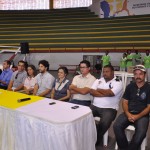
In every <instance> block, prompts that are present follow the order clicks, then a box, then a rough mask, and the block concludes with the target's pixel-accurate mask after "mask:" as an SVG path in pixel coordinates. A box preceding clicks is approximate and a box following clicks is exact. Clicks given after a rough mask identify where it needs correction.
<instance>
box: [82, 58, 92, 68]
mask: <svg viewBox="0 0 150 150" xmlns="http://www.w3.org/2000/svg"><path fill="white" fill-rule="evenodd" d="M81 64H86V66H87V67H88V68H89V67H90V66H91V64H90V62H89V61H88V60H82V61H81V62H80V64H79V66H80V65H81Z"/></svg>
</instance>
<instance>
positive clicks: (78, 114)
mask: <svg viewBox="0 0 150 150" xmlns="http://www.w3.org/2000/svg"><path fill="white" fill-rule="evenodd" d="M52 101H54V100H50V99H44V100H41V101H38V102H35V103H32V104H30V105H26V106H24V107H20V108H18V109H17V111H16V110H10V109H7V108H4V107H0V139H1V140H0V150H95V142H96V128H95V122H94V119H93V116H92V113H91V110H90V109H89V108H88V107H85V106H79V108H78V109H72V108H71V107H72V106H74V104H71V103H65V102H59V101H56V104H54V105H49V102H52Z"/></svg>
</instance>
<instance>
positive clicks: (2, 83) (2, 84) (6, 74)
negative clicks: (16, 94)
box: [0, 60, 13, 90]
mask: <svg viewBox="0 0 150 150" xmlns="http://www.w3.org/2000/svg"><path fill="white" fill-rule="evenodd" d="M10 65H11V62H10V61H9V60H5V61H4V62H3V72H2V73H1V74H0V89H5V90H6V89H7V87H8V84H9V82H10V79H11V76H12V74H13V71H12V70H11V69H10Z"/></svg>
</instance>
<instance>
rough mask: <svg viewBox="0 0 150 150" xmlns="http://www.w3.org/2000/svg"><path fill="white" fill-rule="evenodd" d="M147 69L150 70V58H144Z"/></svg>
mask: <svg viewBox="0 0 150 150" xmlns="http://www.w3.org/2000/svg"><path fill="white" fill-rule="evenodd" d="M143 62H144V66H145V68H150V56H144V58H143Z"/></svg>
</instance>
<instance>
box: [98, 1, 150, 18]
mask: <svg viewBox="0 0 150 150" xmlns="http://www.w3.org/2000/svg"><path fill="white" fill-rule="evenodd" d="M144 14H150V0H100V18H110V17H119V16H132V15H144Z"/></svg>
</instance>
